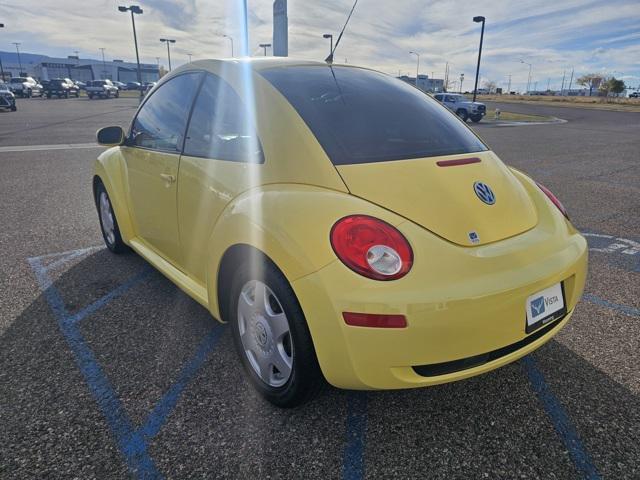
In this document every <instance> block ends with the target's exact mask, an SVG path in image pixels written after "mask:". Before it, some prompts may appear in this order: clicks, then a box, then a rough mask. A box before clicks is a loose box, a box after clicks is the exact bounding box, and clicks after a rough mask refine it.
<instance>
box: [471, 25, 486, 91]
mask: <svg viewBox="0 0 640 480" xmlns="http://www.w3.org/2000/svg"><path fill="white" fill-rule="evenodd" d="M473 21H474V22H475V23H482V30H481V31H480V48H479V49H478V65H477V66H476V83H475V86H474V87H473V101H474V102H475V101H476V95H477V94H478V75H479V74H480V57H481V56H482V40H483V39H484V22H485V18H484V17H483V16H477V17H473Z"/></svg>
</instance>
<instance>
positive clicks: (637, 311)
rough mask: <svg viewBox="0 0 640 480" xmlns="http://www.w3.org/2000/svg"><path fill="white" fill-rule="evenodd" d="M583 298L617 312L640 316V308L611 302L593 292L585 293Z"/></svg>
mask: <svg viewBox="0 0 640 480" xmlns="http://www.w3.org/2000/svg"><path fill="white" fill-rule="evenodd" d="M582 299H583V300H586V301H587V302H591V303H595V304H596V305H600V306H601V307H606V308H610V309H611V310H615V311H616V312H620V313H624V314H625V315H628V316H630V317H640V308H635V307H629V306H628V305H621V304H619V303H614V302H610V301H609V300H605V299H603V298H600V297H598V296H596V295H593V294H592V293H585V294H583V295H582Z"/></svg>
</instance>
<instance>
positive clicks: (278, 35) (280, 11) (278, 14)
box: [273, 0, 289, 57]
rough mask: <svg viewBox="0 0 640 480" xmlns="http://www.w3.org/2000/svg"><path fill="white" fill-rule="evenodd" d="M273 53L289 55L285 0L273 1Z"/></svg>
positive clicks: (276, 55) (279, 55)
mask: <svg viewBox="0 0 640 480" xmlns="http://www.w3.org/2000/svg"><path fill="white" fill-rule="evenodd" d="M273 55H274V56H275V57H288V56H289V19H288V17H287V0H276V1H275V2H273Z"/></svg>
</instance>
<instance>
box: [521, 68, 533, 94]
mask: <svg viewBox="0 0 640 480" xmlns="http://www.w3.org/2000/svg"><path fill="white" fill-rule="evenodd" d="M520 63H524V64H525V65H529V77H528V78H527V93H529V87H530V86H531V66H532V65H531V64H530V63H528V62H525V61H524V60H520Z"/></svg>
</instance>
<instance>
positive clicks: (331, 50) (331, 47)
mask: <svg viewBox="0 0 640 480" xmlns="http://www.w3.org/2000/svg"><path fill="white" fill-rule="evenodd" d="M322 38H329V39H331V46H330V48H329V55H331V52H333V35H332V34H330V33H325V34H324V35H322Z"/></svg>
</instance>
